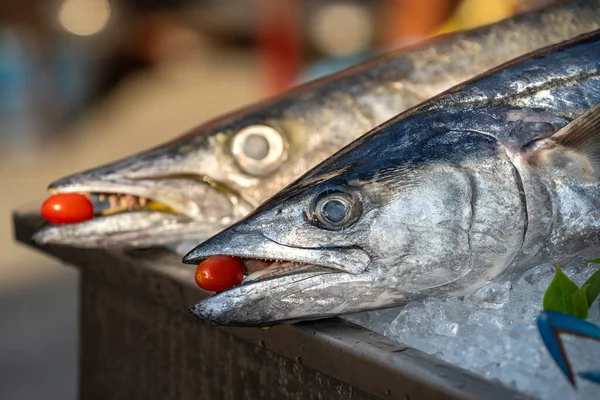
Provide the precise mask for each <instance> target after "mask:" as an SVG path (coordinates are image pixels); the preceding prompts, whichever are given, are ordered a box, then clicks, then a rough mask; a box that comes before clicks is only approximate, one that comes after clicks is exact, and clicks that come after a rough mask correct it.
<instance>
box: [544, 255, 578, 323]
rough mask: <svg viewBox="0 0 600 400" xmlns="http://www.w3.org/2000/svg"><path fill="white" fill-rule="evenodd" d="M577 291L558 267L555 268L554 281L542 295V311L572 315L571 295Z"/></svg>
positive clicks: (575, 286) (574, 285)
mask: <svg viewBox="0 0 600 400" xmlns="http://www.w3.org/2000/svg"><path fill="white" fill-rule="evenodd" d="M577 290H579V288H578V287H577V285H576V284H575V283H574V282H573V281H572V280H570V279H569V277H568V276H566V275H565V274H564V273H563V272H562V270H561V269H560V267H556V274H555V275H554V279H552V282H550V285H549V286H548V289H546V293H545V294H544V301H543V306H544V310H550V311H558V312H562V313H565V314H569V315H574V314H573V313H574V307H573V294H574V293H575V292H576V291H577Z"/></svg>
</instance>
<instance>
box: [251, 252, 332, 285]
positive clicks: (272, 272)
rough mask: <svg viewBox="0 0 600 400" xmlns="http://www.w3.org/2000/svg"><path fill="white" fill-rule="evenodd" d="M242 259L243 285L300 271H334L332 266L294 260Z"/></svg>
mask: <svg viewBox="0 0 600 400" xmlns="http://www.w3.org/2000/svg"><path fill="white" fill-rule="evenodd" d="M241 261H242V264H243V265H244V272H245V275H244V280H243V281H242V285H244V284H247V283H251V282H256V281H259V280H260V281H262V280H267V279H271V278H279V277H282V276H285V275H291V274H296V273H298V272H318V271H320V272H327V271H330V272H334V270H333V269H331V268H327V267H320V266H318V265H314V264H305V263H299V262H293V261H277V260H258V259H252V258H241Z"/></svg>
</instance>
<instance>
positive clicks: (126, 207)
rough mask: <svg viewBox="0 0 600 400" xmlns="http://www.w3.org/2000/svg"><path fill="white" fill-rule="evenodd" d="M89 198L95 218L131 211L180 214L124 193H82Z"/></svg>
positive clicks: (149, 199) (145, 199)
mask: <svg viewBox="0 0 600 400" xmlns="http://www.w3.org/2000/svg"><path fill="white" fill-rule="evenodd" d="M80 194H81V195H83V196H85V197H87V199H88V200H90V202H91V203H92V205H93V207H94V216H97V217H100V216H106V215H113V214H118V213H124V212H130V211H144V210H146V211H163V212H167V213H171V214H180V213H178V212H177V211H175V210H174V209H173V208H171V207H169V206H168V205H166V204H163V203H161V202H160V201H157V200H154V199H151V198H148V197H142V196H135V195H132V194H122V193H80Z"/></svg>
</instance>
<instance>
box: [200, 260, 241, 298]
mask: <svg viewBox="0 0 600 400" xmlns="http://www.w3.org/2000/svg"><path fill="white" fill-rule="evenodd" d="M194 278H195V279H196V283H197V284H198V286H200V287H201V288H202V289H204V290H209V291H211V292H222V291H223V290H227V289H230V288H232V287H234V286H236V285H239V284H240V283H241V282H242V279H244V265H243V264H242V260H240V259H239V258H238V257H232V256H211V257H208V258H207V259H206V260H204V261H202V262H201V263H200V265H198V268H196V275H195V276H194Z"/></svg>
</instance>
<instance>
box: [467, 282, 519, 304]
mask: <svg viewBox="0 0 600 400" xmlns="http://www.w3.org/2000/svg"><path fill="white" fill-rule="evenodd" d="M510 287H511V285H510V282H505V283H488V284H487V285H485V286H483V287H481V288H480V289H479V290H477V291H476V292H475V293H473V294H470V295H468V296H465V301H467V302H469V303H471V304H473V305H474V306H475V307H478V308H488V309H492V310H497V309H499V308H502V307H504V305H505V304H506V302H507V301H508V297H509V291H510Z"/></svg>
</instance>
